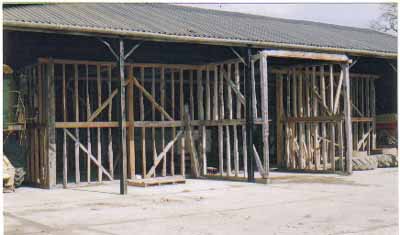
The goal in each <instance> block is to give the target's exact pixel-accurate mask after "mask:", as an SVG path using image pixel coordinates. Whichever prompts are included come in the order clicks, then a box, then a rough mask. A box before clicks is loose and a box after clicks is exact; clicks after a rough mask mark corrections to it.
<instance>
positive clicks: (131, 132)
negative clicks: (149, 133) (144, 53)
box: [128, 65, 136, 179]
mask: <svg viewBox="0 0 400 235" xmlns="http://www.w3.org/2000/svg"><path fill="white" fill-rule="evenodd" d="M128 68H129V71H128V77H129V79H133V65H130V66H129V67H128ZM134 112H135V96H134V93H133V82H130V83H129V84H128V121H129V124H130V125H129V127H128V143H129V176H130V178H131V179H135V178H136V165H135V161H136V156H135V128H134V124H135V113H134Z"/></svg>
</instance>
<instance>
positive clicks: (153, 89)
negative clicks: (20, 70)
mask: <svg viewBox="0 0 400 235" xmlns="http://www.w3.org/2000/svg"><path fill="white" fill-rule="evenodd" d="M151 95H152V96H153V97H156V70H155V68H152V69H151ZM151 120H153V121H155V120H156V113H155V107H154V103H151ZM151 142H152V145H153V164H154V163H155V162H156V159H157V146H156V129H155V128H154V127H152V128H151ZM153 176H154V178H155V177H156V176H157V173H156V171H155V170H154V174H153Z"/></svg>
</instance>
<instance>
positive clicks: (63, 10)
mask: <svg viewBox="0 0 400 235" xmlns="http://www.w3.org/2000/svg"><path fill="white" fill-rule="evenodd" d="M263 7H268V6H267V5H263ZM3 20H4V21H3V22H4V26H6V27H13V28H18V27H29V28H35V27H37V28H41V29H45V28H49V29H52V30H56V29H57V28H58V29H63V30H65V28H66V27H68V28H69V30H72V31H73V30H74V29H76V30H77V31H78V29H82V28H84V29H86V30H88V31H90V30H95V31H96V32H100V31H101V32H104V33H107V32H110V33H111V32H112V33H113V34H114V35H115V34H121V35H127V34H129V33H140V35H142V36H143V37H146V35H149V37H150V36H151V37H152V38H154V37H163V36H173V38H175V39H179V38H191V39H196V38H197V39H202V40H207V41H209V42H212V41H213V40H214V41H219V42H220V44H222V43H221V41H222V42H223V41H232V42H238V43H241V42H243V43H246V44H256V45H262V43H274V44H277V45H286V46H291V45H295V46H300V47H301V46H304V47H310V48H317V49H318V48H321V50H327V49H330V48H332V49H338V51H340V49H344V50H349V51H351V50H354V51H361V52H370V53H372V54H373V53H377V54H378V53H388V54H392V55H393V54H397V37H394V36H392V35H388V34H384V33H380V32H376V31H373V30H370V29H361V28H354V27H345V26H338V25H331V24H323V23H316V22H309V21H298V20H287V19H279V18H272V17H264V16H258V15H249V14H242V13H233V12H224V11H216V10H207V9H200V8H194V7H184V6H177V5H170V4H144V3H141V4H138V3H77V4H75V3H70V4H48V5H21V6H14V7H5V8H4V9H3Z"/></svg>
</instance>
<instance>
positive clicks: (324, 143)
mask: <svg viewBox="0 0 400 235" xmlns="http://www.w3.org/2000/svg"><path fill="white" fill-rule="evenodd" d="M320 91H321V92H320V95H321V96H322V104H323V105H324V106H325V107H326V92H325V71H324V66H321V67H320ZM321 129H322V130H321V131H322V159H323V161H324V162H323V169H324V170H326V169H327V168H328V150H327V146H328V142H327V141H326V140H327V139H326V124H325V123H321Z"/></svg>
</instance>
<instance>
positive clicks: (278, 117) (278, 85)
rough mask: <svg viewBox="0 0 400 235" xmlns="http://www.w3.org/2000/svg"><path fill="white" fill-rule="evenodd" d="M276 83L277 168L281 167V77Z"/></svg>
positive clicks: (279, 76)
mask: <svg viewBox="0 0 400 235" xmlns="http://www.w3.org/2000/svg"><path fill="white" fill-rule="evenodd" d="M275 81H276V83H275V84H276V94H275V97H276V158H277V164H278V167H280V168H281V167H283V165H284V164H283V154H284V153H283V115H284V114H283V112H284V110H283V77H282V74H279V75H278V79H276V80H275Z"/></svg>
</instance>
